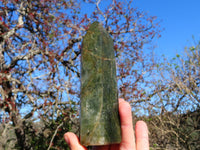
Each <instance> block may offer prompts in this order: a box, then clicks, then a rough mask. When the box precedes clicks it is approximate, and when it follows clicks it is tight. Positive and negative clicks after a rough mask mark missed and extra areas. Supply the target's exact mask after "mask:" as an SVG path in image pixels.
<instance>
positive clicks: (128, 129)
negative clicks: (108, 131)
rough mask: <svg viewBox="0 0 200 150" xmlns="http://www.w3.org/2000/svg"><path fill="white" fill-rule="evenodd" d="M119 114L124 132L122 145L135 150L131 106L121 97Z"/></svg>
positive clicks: (123, 147) (124, 147)
mask: <svg viewBox="0 0 200 150" xmlns="http://www.w3.org/2000/svg"><path fill="white" fill-rule="evenodd" d="M119 115H120V120H121V132H122V141H121V144H120V147H121V148H122V149H133V150H135V137H134V131H133V122H132V112H131V106H130V104H129V103H128V102H126V101H124V100H123V99H119Z"/></svg>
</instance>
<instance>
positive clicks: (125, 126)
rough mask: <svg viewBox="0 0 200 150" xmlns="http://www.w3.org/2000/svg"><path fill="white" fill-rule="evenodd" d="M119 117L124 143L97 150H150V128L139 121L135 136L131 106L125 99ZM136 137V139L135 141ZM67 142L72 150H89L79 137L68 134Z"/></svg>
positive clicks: (121, 103)
mask: <svg viewBox="0 0 200 150" xmlns="http://www.w3.org/2000/svg"><path fill="white" fill-rule="evenodd" d="M119 115H120V119H121V132H122V141H121V143H120V144H111V145H104V146H96V147H95V149H97V150H149V139H148V128H147V125H146V123H145V122H143V121H138V122H137V123H136V125H135V135H134V131H133V124H132V113H131V106H130V105H129V103H128V102H126V101H124V100H123V99H119ZM135 137H136V139H135ZM64 138H65V141H66V142H67V144H68V145H69V147H70V149H71V150H87V148H86V147H84V146H82V145H81V144H80V142H79V139H78V137H77V136H76V135H75V134H74V133H72V132H67V133H65V135H64Z"/></svg>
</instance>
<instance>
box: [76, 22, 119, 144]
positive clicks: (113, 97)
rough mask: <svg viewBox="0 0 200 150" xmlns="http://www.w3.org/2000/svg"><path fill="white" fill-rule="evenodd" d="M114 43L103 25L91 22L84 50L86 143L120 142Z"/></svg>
mask: <svg viewBox="0 0 200 150" xmlns="http://www.w3.org/2000/svg"><path fill="white" fill-rule="evenodd" d="M113 47H114V46H113V40H112V38H111V37H110V35H109V33H108V32H107V31H106V30H105V29H104V28H103V27H102V25H101V24H100V23H98V22H94V23H93V24H91V25H90V27H89V29H88V31H87V33H86V35H85V37H84V38H83V43H82V51H81V117H80V123H81V126H80V141H81V144H83V145H85V146H89V145H107V144H114V143H120V142H121V129H120V119H119V112H118V92H117V79H116V62H115V54H114V48H113Z"/></svg>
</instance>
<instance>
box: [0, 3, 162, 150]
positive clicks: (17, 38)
mask: <svg viewBox="0 0 200 150" xmlns="http://www.w3.org/2000/svg"><path fill="white" fill-rule="evenodd" d="M131 4H132V2H131V1H128V2H127V3H122V2H120V1H117V0H112V1H111V0H110V1H106V2H105V1H101V0H98V1H94V0H88V1H80V0H66V1H63V0H54V1H47V0H42V1H38V0H31V1H30V0H27V1H23V0H2V1H0V14H1V15H0V62H1V63H0V108H1V113H0V115H1V116H0V117H1V118H0V121H1V123H2V124H8V123H11V124H12V126H13V127H14V129H15V134H16V137H17V146H18V148H19V147H20V148H21V149H31V148H34V149H39V148H40V149H41V148H52V147H53V148H54V149H59V147H61V146H62V144H63V143H62V141H61V143H62V144H60V143H59V142H60V140H59V139H61V138H62V135H61V136H60V135H57V134H63V133H64V132H65V131H68V130H70V129H72V128H73V127H72V124H74V122H76V121H77V118H78V104H79V86H80V83H79V77H80V71H79V70H80V55H81V41H82V37H83V36H84V34H85V32H86V30H87V28H88V26H89V24H90V23H92V22H93V21H96V20H97V21H99V22H101V23H102V24H103V26H104V27H105V28H106V29H107V31H108V32H109V33H110V35H111V36H112V38H113V40H114V43H115V45H114V48H115V54H116V59H117V66H118V71H117V75H118V79H119V92H120V94H119V95H120V96H123V97H125V99H126V100H127V101H130V102H132V103H133V104H135V105H136V104H138V105H139V104H140V102H142V101H139V98H141V97H143V96H144V93H143V92H142V88H143V85H141V84H139V83H145V84H148V83H147V82H145V78H144V77H145V75H146V74H147V76H148V75H149V74H150V73H151V70H152V66H153V64H152V63H150V62H151V58H150V57H145V54H144V53H143V45H144V44H147V43H150V42H151V41H152V39H153V38H154V37H159V32H160V31H159V24H158V22H157V21H156V17H154V16H153V17H151V16H148V15H146V14H145V13H143V12H141V11H139V10H137V9H135V8H132V6H131ZM86 8H90V10H87V11H85V9H86ZM147 58H149V59H147ZM133 98H135V101H133V100H132V99H133ZM137 100H138V101H137ZM38 123H40V124H41V127H40V128H39V129H37V125H38ZM75 126H77V125H75ZM73 129H74V128H73ZM30 137H33V139H31V138H30ZM44 137H45V141H44ZM30 141H31V142H30ZM37 145H38V146H37Z"/></svg>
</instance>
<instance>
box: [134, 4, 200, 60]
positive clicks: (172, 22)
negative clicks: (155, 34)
mask: <svg viewBox="0 0 200 150" xmlns="http://www.w3.org/2000/svg"><path fill="white" fill-rule="evenodd" d="M133 5H134V6H133V7H137V8H139V9H140V10H143V11H145V12H147V13H148V14H149V15H151V16H157V17H158V19H159V20H161V28H164V30H163V31H162V32H161V35H162V37H161V38H160V39H158V40H155V41H154V44H156V49H155V53H156V55H162V54H164V55H165V56H166V57H169V58H171V57H174V56H175V55H176V54H177V53H179V54H181V53H183V51H184V47H185V46H191V45H192V44H193V43H194V40H193V38H192V36H194V37H195V40H196V41H198V40H200V8H199V7H200V0H133Z"/></svg>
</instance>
